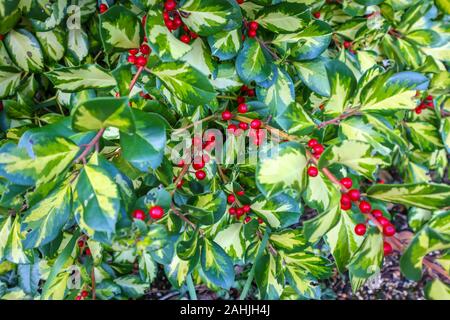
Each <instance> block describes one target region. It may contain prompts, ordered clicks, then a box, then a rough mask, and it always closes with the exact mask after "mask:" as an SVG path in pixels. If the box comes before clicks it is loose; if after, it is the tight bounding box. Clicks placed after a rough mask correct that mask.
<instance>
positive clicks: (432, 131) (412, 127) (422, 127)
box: [405, 121, 444, 152]
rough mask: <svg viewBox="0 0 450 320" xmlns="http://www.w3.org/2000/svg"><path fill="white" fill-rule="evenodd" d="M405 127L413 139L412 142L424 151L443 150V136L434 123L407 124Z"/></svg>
mask: <svg viewBox="0 0 450 320" xmlns="http://www.w3.org/2000/svg"><path fill="white" fill-rule="evenodd" d="M405 126H406V128H407V130H408V133H409V135H410V137H411V142H412V143H413V144H414V145H415V146H416V147H417V148H419V150H422V151H428V152H430V151H434V150H436V149H437V148H442V147H443V146H444V145H443V144H442V140H441V134H440V132H439V130H438V128H436V127H435V126H434V125H433V124H432V123H429V122H422V121H421V122H405Z"/></svg>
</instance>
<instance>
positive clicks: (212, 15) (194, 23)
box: [178, 0, 242, 36]
mask: <svg viewBox="0 0 450 320" xmlns="http://www.w3.org/2000/svg"><path fill="white" fill-rule="evenodd" d="M178 10H180V11H181V19H182V20H183V22H184V23H185V24H186V25H187V26H188V27H189V29H190V30H192V31H194V32H195V33H197V34H199V35H200V36H209V35H212V34H214V33H217V32H220V31H223V30H232V29H236V28H237V27H240V26H241V24H242V14H241V9H240V8H239V5H238V4H237V3H235V2H233V1H228V0H187V1H186V2H185V3H183V5H182V6H181V7H180V8H179V9H178Z"/></svg>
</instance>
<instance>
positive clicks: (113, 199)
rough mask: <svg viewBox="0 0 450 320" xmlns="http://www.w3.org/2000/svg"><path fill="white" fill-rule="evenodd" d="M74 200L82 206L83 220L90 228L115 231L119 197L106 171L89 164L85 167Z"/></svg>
mask: <svg viewBox="0 0 450 320" xmlns="http://www.w3.org/2000/svg"><path fill="white" fill-rule="evenodd" d="M76 198H77V199H79V201H80V203H81V205H82V210H83V212H82V215H83V219H84V221H85V222H86V224H87V225H88V226H89V227H90V228H92V229H94V230H96V231H104V232H109V233H112V232H114V231H115V228H116V221H117V217H118V214H119V209H120V206H121V205H120V195H119V189H118V187H117V184H116V183H115V182H114V180H113V179H112V177H111V176H110V174H109V172H108V171H107V170H105V169H104V168H102V167H100V166H97V165H93V164H90V163H89V164H87V165H85V166H84V167H83V169H82V170H81V173H80V175H79V177H78V180H77V184H76Z"/></svg>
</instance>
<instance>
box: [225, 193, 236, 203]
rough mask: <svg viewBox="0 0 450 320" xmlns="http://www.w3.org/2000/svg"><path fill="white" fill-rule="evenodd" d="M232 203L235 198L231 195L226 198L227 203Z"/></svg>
mask: <svg viewBox="0 0 450 320" xmlns="http://www.w3.org/2000/svg"><path fill="white" fill-rule="evenodd" d="M234 201H236V197H235V196H234V195H233V194H229V195H228V197H227V202H228V203H233V202H234Z"/></svg>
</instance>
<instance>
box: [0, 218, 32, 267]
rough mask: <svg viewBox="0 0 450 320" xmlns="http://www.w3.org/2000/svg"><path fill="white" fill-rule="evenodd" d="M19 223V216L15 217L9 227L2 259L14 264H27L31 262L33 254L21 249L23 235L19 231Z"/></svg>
mask: <svg viewBox="0 0 450 320" xmlns="http://www.w3.org/2000/svg"><path fill="white" fill-rule="evenodd" d="M6 223H8V222H6ZM20 223H21V219H20V216H19V215H17V216H16V217H15V218H14V221H13V222H12V223H11V225H10V229H9V234H8V240H7V242H6V246H5V247H4V249H3V257H4V258H5V259H6V260H8V261H10V262H12V263H15V264H27V263H31V262H32V257H33V254H32V253H31V252H27V251H25V249H24V247H23V244H22V240H23V239H24V235H23V234H22V232H21V231H20ZM1 258H2V257H0V259H1Z"/></svg>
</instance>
